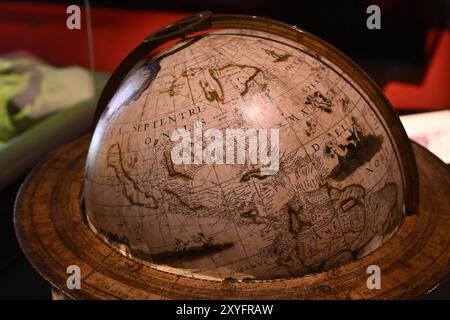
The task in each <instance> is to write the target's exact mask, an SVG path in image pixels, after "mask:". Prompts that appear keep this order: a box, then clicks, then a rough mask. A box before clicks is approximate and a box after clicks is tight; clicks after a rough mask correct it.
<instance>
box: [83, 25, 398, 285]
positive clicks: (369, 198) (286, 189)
mask: <svg viewBox="0 0 450 320" xmlns="http://www.w3.org/2000/svg"><path fill="white" fill-rule="evenodd" d="M195 121H201V122H202V123H203V125H204V128H205V129H208V128H217V129H219V130H225V129H227V128H243V129H246V128H277V129H279V137H280V150H279V152H280V164H279V171H278V173H277V174H276V175H272V176H261V175H260V174H258V173H259V170H257V169H258V166H257V165H256V166H255V165H250V164H248V163H246V164H235V165H230V164H212V165H211V164H192V165H186V164H183V165H176V164H174V162H173V161H172V159H171V155H170V150H171V148H172V147H173V142H172V141H171V140H170V135H171V132H173V131H174V130H176V129H177V128H186V129H188V130H190V131H192V130H193V125H194V122H195ZM200 143H202V142H200ZM396 154H397V150H395V145H394V143H393V142H392V137H391V135H390V132H389V128H387V127H386V124H385V123H384V122H383V120H382V118H381V116H380V115H379V114H378V112H377V110H376V108H375V107H374V105H373V103H372V102H371V101H370V100H369V99H368V97H367V96H366V95H365V94H364V92H363V91H362V90H361V88H359V87H358V86H357V85H356V83H354V82H353V81H352V80H351V79H350V77H349V76H348V75H346V74H345V73H344V72H343V71H342V70H340V69H339V68H338V67H336V66H335V65H333V64H332V63H331V62H329V61H327V60H326V59H325V58H323V57H321V56H319V55H317V54H316V53H315V52H312V51H311V50H310V49H308V48H306V47H303V46H302V45H300V44H298V43H295V42H291V41H289V40H286V39H283V38H279V37H276V36H273V35H269V34H266V33H262V32H251V31H247V30H246V31H242V30H234V29H230V30H225V31H221V32H215V33H211V34H208V35H206V36H203V37H202V38H201V39H195V41H192V40H186V41H183V42H181V43H179V44H177V45H175V47H173V48H170V49H168V51H165V52H164V53H163V54H161V55H160V56H158V57H156V58H154V59H153V60H152V61H150V62H147V63H146V64H145V65H143V66H142V67H141V68H140V69H139V70H138V71H136V72H135V73H134V74H133V75H132V76H131V77H130V78H129V79H128V80H127V81H126V82H125V83H124V84H123V85H122V87H121V89H120V90H119V91H118V92H117V94H116V95H115V97H114V98H113V99H112V100H111V102H110V104H109V107H108V109H107V110H106V112H105V113H104V114H103V116H102V118H101V120H100V122H99V125H98V127H97V129H96V131H95V134H94V136H93V139H92V143H91V147H90V150H89V154H88V161H87V166H86V175H85V182H84V195H85V206H86V212H87V217H88V219H89V222H90V225H91V227H92V228H93V229H94V230H95V232H97V233H98V234H101V235H103V236H104V238H105V239H106V240H107V241H108V242H110V243H111V244H113V245H114V246H116V247H117V248H118V249H119V250H121V252H123V253H125V254H128V255H130V256H132V257H133V258H136V259H140V260H142V261H145V262H147V263H148V264H149V265H151V266H152V267H155V268H159V269H161V270H165V271H167V272H174V273H179V274H182V275H185V276H192V277H200V278H207V279H217V280H227V279H240V280H242V279H247V280H249V279H250V280H249V281H252V279H256V280H258V279H278V278H288V277H296V276H302V275H306V274H310V273H315V272H322V271H327V270H330V269H333V268H336V267H338V266H341V265H344V264H346V263H350V262H352V261H354V260H357V259H359V258H361V257H362V256H364V255H367V254H369V253H370V252H372V251H373V250H375V249H376V248H378V247H379V246H381V245H382V244H383V242H384V241H387V239H388V238H389V237H390V235H391V234H392V233H393V232H394V231H395V230H396V228H397V226H398V225H399V223H400V221H401V219H402V207H403V184H402V181H403V178H402V168H401V166H400V164H399V160H398V159H397V157H396Z"/></svg>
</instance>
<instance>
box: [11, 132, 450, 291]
mask: <svg viewBox="0 0 450 320" xmlns="http://www.w3.org/2000/svg"><path fill="white" fill-rule="evenodd" d="M89 140H90V139H89V136H84V137H82V138H80V139H78V140H76V141H74V142H72V143H71V144H68V145H66V146H63V147H61V148H59V149H58V150H56V151H55V152H53V153H52V154H51V155H50V156H49V157H48V159H47V161H45V162H44V163H42V164H41V165H40V166H39V167H37V168H36V169H35V170H34V171H33V173H32V174H31V175H30V176H29V177H28V178H27V180H26V182H25V183H24V185H23V186H22V188H21V191H20V193H19V196H18V198H17V201H16V208H15V217H14V223H15V228H16V233H17V236H18V239H19V243H20V245H21V247H22V249H23V251H24V252H25V255H26V256H27V258H28V259H29V261H30V262H31V263H32V264H33V266H34V267H35V268H36V270H37V271H38V272H39V273H40V274H41V275H42V276H43V277H44V278H45V279H46V280H47V281H48V282H49V283H50V284H51V285H52V286H53V287H54V288H55V289H56V290H57V291H59V294H58V296H59V298H61V297H63V296H65V297H67V298H73V299H398V298H401V299H407V298H418V297H421V296H423V295H424V294H426V293H427V292H428V291H429V290H431V289H432V288H433V287H435V286H436V285H437V284H438V283H439V282H440V281H441V280H442V279H443V278H444V277H445V276H447V275H448V273H449V270H450V264H449V258H450V184H449V181H450V170H449V168H448V167H447V166H446V165H445V164H444V163H443V162H442V161H440V160H439V159H438V158H436V157H435V156H434V155H433V154H431V153H430V152H428V151H427V150H426V149H424V148H422V147H420V146H419V145H417V144H414V145H413V149H414V154H415V157H416V162H417V166H418V171H419V185H420V199H421V200H420V207H419V212H418V214H415V215H410V216H407V217H405V220H404V222H403V225H402V226H401V227H400V228H399V230H398V231H397V232H396V233H395V235H393V236H392V238H391V239H390V240H389V241H388V242H387V243H386V244H385V245H383V246H382V247H381V248H379V249H378V250H376V251H375V252H373V253H371V254H369V255H368V256H366V257H364V258H362V259H360V260H358V261H356V262H353V263H350V264H347V265H345V266H342V267H340V268H338V269H335V270H332V271H328V272H323V273H317V274H312V275H308V276H304V277H299V278H292V279H286V280H270V281H254V282H251V283H245V282H237V283H236V282H225V281H208V280H199V279H193V278H188V277H184V276H180V275H175V274H171V273H167V272H163V271H160V270H156V269H154V268H152V267H149V266H147V265H144V264H142V263H139V262H138V261H134V260H132V259H130V258H127V257H125V256H123V255H121V254H120V253H118V252H117V251H116V250H114V249H113V248H111V247H109V246H108V245H107V244H106V243H105V242H104V241H102V240H101V239H99V238H98V237H97V236H96V235H95V234H94V233H93V232H92V231H91V229H90V228H89V226H88V224H87V221H86V217H85V215H84V212H83V210H82V192H83V177H84V164H85V159H86V152H87V149H88V145H89ZM70 265H78V266H79V267H80V270H81V289H80V290H77V289H74V290H70V289H68V288H67V286H66V281H67V278H68V276H69V274H67V273H66V270H67V267H68V266H70ZM370 265H377V266H379V267H380V269H381V289H373V290H369V289H368V288H367V285H366V281H367V278H368V277H369V274H367V273H366V270H367V267H368V266H370Z"/></svg>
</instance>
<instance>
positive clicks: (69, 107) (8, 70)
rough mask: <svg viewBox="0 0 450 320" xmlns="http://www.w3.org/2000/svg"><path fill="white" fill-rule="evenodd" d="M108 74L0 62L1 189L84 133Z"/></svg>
mask: <svg viewBox="0 0 450 320" xmlns="http://www.w3.org/2000/svg"><path fill="white" fill-rule="evenodd" d="M107 78H108V75H106V74H102V73H91V72H90V71H89V70H86V69H82V68H79V67H64V68H55V67H52V66H49V65H46V64H43V63H40V62H39V61H37V60H35V59H33V58H11V59H10V58H0V189H2V188H3V187H5V186H6V185H7V184H8V183H10V182H11V181H13V180H14V179H16V178H18V177H20V176H21V175H23V174H25V173H26V171H27V170H29V169H31V168H32V167H33V166H34V165H35V164H36V163H37V162H39V161H40V160H41V159H42V158H43V157H45V156H46V155H47V154H48V153H49V152H51V151H52V150H53V149H54V148H56V147H57V146H59V145H61V144H63V143H66V142H68V141H70V140H72V139H74V138H76V137H78V136H80V135H81V134H83V133H85V132H87V131H88V130H89V129H90V128H91V125H92V118H93V114H94V111H95V106H96V102H97V98H98V96H99V94H100V92H101V89H102V88H103V86H104V84H105V83H106V80H107Z"/></svg>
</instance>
